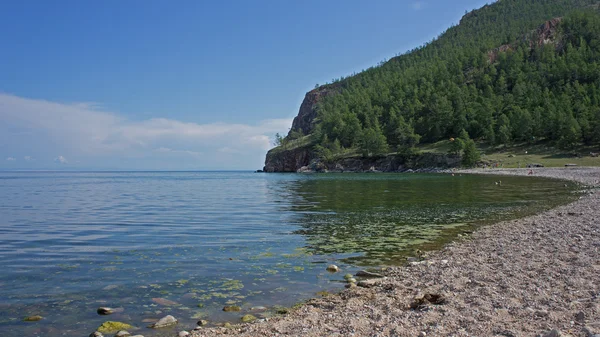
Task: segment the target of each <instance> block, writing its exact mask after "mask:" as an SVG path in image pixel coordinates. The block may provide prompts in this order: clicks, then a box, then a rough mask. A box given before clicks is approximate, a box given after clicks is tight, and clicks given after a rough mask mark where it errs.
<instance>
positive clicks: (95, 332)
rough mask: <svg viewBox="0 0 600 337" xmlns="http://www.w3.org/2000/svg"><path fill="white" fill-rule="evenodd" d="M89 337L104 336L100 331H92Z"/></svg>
mask: <svg viewBox="0 0 600 337" xmlns="http://www.w3.org/2000/svg"><path fill="white" fill-rule="evenodd" d="M89 337H104V335H103V334H102V333H101V332H100V331H94V332H92V333H91V334H90V336H89Z"/></svg>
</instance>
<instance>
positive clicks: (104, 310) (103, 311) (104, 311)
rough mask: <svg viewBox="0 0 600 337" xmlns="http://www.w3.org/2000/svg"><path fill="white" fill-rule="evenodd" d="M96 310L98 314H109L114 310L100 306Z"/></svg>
mask: <svg viewBox="0 0 600 337" xmlns="http://www.w3.org/2000/svg"><path fill="white" fill-rule="evenodd" d="M96 312H97V313H98V315H110V314H112V313H114V312H115V311H114V310H113V309H112V308H108V307H100V308H98V310H96Z"/></svg>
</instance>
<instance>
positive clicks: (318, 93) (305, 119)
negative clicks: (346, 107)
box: [290, 84, 338, 135]
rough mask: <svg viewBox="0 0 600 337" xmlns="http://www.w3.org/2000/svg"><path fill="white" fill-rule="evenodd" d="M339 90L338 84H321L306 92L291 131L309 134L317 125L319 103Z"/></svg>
mask: <svg viewBox="0 0 600 337" xmlns="http://www.w3.org/2000/svg"><path fill="white" fill-rule="evenodd" d="M337 92H338V90H337V84H330V85H324V86H320V87H318V88H316V89H314V90H311V91H309V92H307V93H306V96H304V101H302V104H301V105H300V111H299V112H298V116H296V117H295V118H294V121H293V122H292V128H291V129H290V132H292V131H296V132H301V133H302V134H305V135H307V134H309V133H311V132H312V130H313V129H314V127H315V119H316V118H317V109H316V107H317V104H318V103H319V102H320V101H321V100H322V99H323V98H324V97H327V96H330V95H334V94H336V93H337Z"/></svg>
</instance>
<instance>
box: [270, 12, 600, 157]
mask: <svg viewBox="0 0 600 337" xmlns="http://www.w3.org/2000/svg"><path fill="white" fill-rule="evenodd" d="M599 3H600V0H537V1H533V0H503V1H498V2H496V3H494V4H492V5H486V6H484V7H483V8H481V9H479V10H476V11H473V12H471V13H467V14H466V15H465V16H464V17H463V19H462V20H461V22H460V24H459V25H457V26H454V27H451V28H449V29H448V30H447V31H446V32H445V33H444V34H442V35H441V36H440V37H439V38H438V39H436V40H434V41H431V42H430V43H426V44H425V45H423V46H422V47H420V48H417V49H415V50H412V51H410V52H409V53H407V54H404V55H400V56H397V57H394V58H393V59H391V60H389V61H387V62H382V63H380V64H379V65H378V66H377V67H373V68H370V69H367V70H365V71H363V72H361V73H359V74H354V75H353V76H350V77H347V78H342V79H339V80H337V81H335V82H334V83H331V84H327V85H326V86H325V87H326V88H328V89H333V90H335V91H336V94H333V95H328V96H326V97H325V98H323V99H321V101H320V102H319V103H318V105H317V107H316V111H317V119H316V127H315V129H314V130H313V131H312V132H311V133H310V135H309V136H303V132H302V130H292V131H291V132H290V135H288V137H286V138H284V139H280V142H279V145H281V146H282V147H284V148H285V146H286V145H287V146H288V148H289V146H290V144H292V146H293V145H294V143H293V142H296V143H295V145H300V141H301V142H302V145H303V146H308V145H309V144H313V145H314V148H315V151H316V153H317V154H318V155H319V156H320V157H321V158H322V159H325V160H332V159H336V158H338V157H340V156H342V157H344V156H350V155H356V154H361V155H362V156H365V157H370V156H378V155H381V154H385V153H387V152H398V153H405V152H407V151H408V152H409V153H411V152H412V151H415V147H416V146H417V145H418V144H419V143H422V144H433V143H437V142H440V141H443V140H446V141H447V140H449V139H450V138H455V142H454V143H452V144H451V148H450V149H448V150H447V151H446V152H452V153H457V154H458V153H460V154H462V156H463V164H464V165H465V166H472V165H474V164H475V163H476V162H477V161H478V160H479V151H478V150H477V146H476V145H479V146H480V147H482V146H483V147H488V148H492V147H498V146H500V147H502V148H506V147H507V146H514V144H521V143H529V144H534V143H539V142H540V141H544V142H545V143H549V144H551V145H552V146H555V147H557V148H559V149H561V150H564V151H572V150H573V149H575V148H577V147H579V146H582V144H584V145H586V146H589V145H594V144H598V143H599V142H600V15H599V13H598V11H597V10H598V4H599ZM557 17H561V19H560V20H552V19H553V18H557ZM548 20H551V21H548ZM544 23H545V24H544ZM542 24H544V25H543V26H540V25H542ZM321 88H323V87H321ZM315 90H320V88H317V89H315Z"/></svg>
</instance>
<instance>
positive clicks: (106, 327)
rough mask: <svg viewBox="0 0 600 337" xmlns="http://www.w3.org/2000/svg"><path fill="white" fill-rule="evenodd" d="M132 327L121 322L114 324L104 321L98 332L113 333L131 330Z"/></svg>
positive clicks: (113, 322)
mask: <svg viewBox="0 0 600 337" xmlns="http://www.w3.org/2000/svg"><path fill="white" fill-rule="evenodd" d="M131 328H133V326H131V325H129V324H127V323H123V322H115V321H106V322H104V323H102V325H101V326H100V327H98V329H97V330H98V332H101V333H113V332H117V331H120V330H127V329H131Z"/></svg>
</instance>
